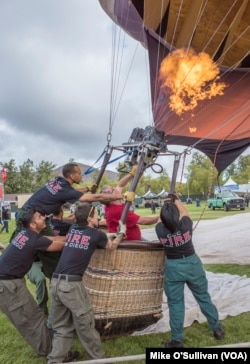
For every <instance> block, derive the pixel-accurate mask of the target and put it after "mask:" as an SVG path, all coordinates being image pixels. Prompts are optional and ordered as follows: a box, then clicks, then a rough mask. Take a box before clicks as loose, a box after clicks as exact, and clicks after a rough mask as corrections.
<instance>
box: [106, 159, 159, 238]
mask: <svg viewBox="0 0 250 364" xmlns="http://www.w3.org/2000/svg"><path fill="white" fill-rule="evenodd" d="M136 169H137V166H136V165H134V166H133V167H132V169H131V171H130V172H129V173H128V174H126V175H125V176H124V177H122V178H121V179H120V180H119V182H118V184H117V186H116V187H115V188H113V187H111V186H109V185H105V186H103V187H102V189H101V193H103V194H107V195H111V196H112V195H113V194H114V193H122V189H123V188H124V187H125V186H126V185H127V184H128V182H129V181H131V179H132V178H133V177H134V175H135V173H136ZM123 209H124V203H123V201H122V200H115V201H109V202H106V203H105V209H104V214H105V220H101V221H100V224H105V223H106V226H107V229H108V232H110V233H115V232H116V231H117V228H118V226H119V220H120V218H121V215H122V212H123ZM158 218H159V216H158V215H156V216H140V215H138V214H136V213H135V212H134V211H131V210H129V211H128V214H127V217H126V240H146V239H145V238H143V237H142V234H141V229H140V226H139V225H152V224H156V222H157V221H158Z"/></svg>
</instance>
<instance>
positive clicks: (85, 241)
mask: <svg viewBox="0 0 250 364" xmlns="http://www.w3.org/2000/svg"><path fill="white" fill-rule="evenodd" d="M89 240H90V236H87V235H83V236H82V237H81V241H80V243H81V244H82V245H89Z"/></svg>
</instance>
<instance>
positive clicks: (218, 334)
mask: <svg viewBox="0 0 250 364" xmlns="http://www.w3.org/2000/svg"><path fill="white" fill-rule="evenodd" d="M224 336H225V332H224V331H223V330H222V328H221V327H218V328H217V329H216V330H214V337H215V339H216V340H222V339H224Z"/></svg>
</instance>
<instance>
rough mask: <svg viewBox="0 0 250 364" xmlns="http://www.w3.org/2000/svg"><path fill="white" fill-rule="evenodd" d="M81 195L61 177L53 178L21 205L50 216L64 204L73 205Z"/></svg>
mask: <svg viewBox="0 0 250 364" xmlns="http://www.w3.org/2000/svg"><path fill="white" fill-rule="evenodd" d="M82 195H83V193H82V192H80V191H77V190H76V189H75V188H73V187H72V186H71V185H70V183H69V182H68V181H66V180H65V179H64V178H63V177H60V176H59V177H55V178H53V179H52V180H50V181H49V182H47V183H46V184H45V186H43V187H41V188H40V189H39V190H37V191H36V192H35V193H34V194H33V195H32V196H31V197H30V198H29V199H28V200H27V201H26V202H25V204H24V205H23V208H34V209H36V210H37V211H39V212H40V213H44V214H46V215H50V214H52V213H53V212H54V211H56V210H57V209H58V208H59V207H61V206H62V205H63V204H65V202H70V203H74V202H76V201H77V200H79V198H80V197H81V196H82Z"/></svg>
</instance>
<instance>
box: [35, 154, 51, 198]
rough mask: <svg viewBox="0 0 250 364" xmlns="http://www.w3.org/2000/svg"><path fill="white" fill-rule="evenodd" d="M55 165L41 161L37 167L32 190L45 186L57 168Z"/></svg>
mask: <svg viewBox="0 0 250 364" xmlns="http://www.w3.org/2000/svg"><path fill="white" fill-rule="evenodd" d="M55 167H56V165H55V164H53V163H51V162H45V161H41V163H40V164H39V166H38V167H37V168H36V172H35V183H34V185H33V189H32V192H34V191H36V190H37V189H38V188H40V187H41V186H43V185H44V184H45V183H46V182H47V181H48V180H50V179H51V178H52V177H53V176H54V173H53V169H55Z"/></svg>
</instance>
